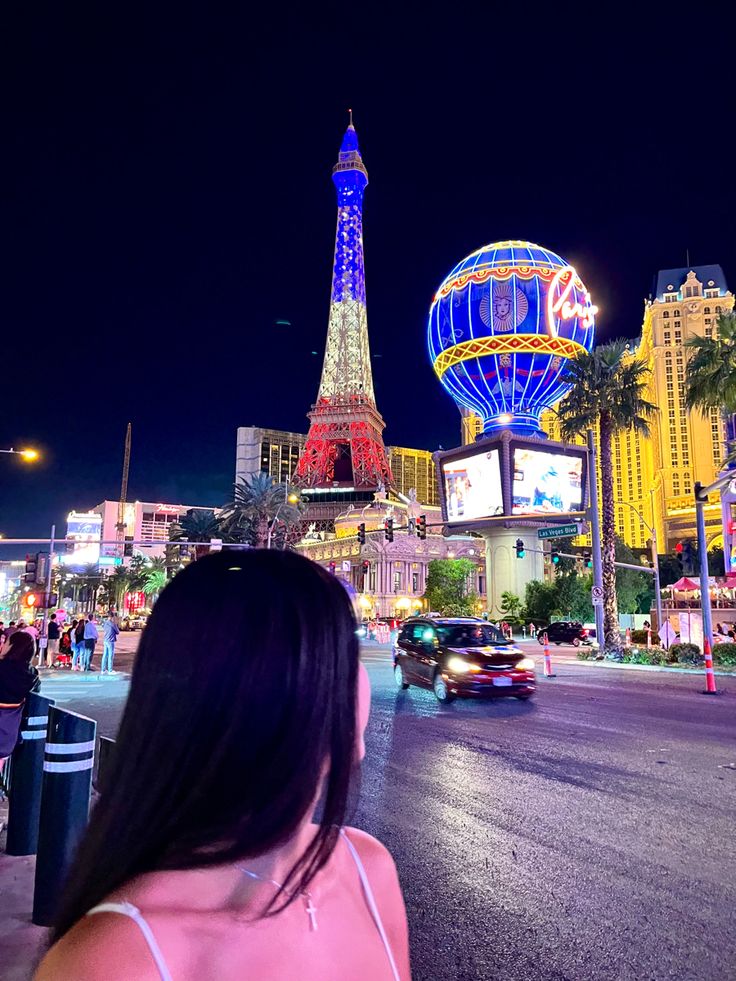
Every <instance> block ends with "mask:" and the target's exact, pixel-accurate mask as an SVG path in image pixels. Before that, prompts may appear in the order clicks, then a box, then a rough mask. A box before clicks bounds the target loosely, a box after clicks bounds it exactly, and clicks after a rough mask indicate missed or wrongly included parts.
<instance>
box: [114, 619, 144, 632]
mask: <svg viewBox="0 0 736 981" xmlns="http://www.w3.org/2000/svg"><path fill="white" fill-rule="evenodd" d="M145 625H146V618H145V617H123V620H122V621H121V623H120V629H121V630H143V628H144V627H145Z"/></svg>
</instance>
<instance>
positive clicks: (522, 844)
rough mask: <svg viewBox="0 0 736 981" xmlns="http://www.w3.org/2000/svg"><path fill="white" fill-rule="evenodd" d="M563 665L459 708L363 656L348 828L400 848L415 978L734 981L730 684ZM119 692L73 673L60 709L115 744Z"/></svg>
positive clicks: (734, 686)
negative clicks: (366, 695) (357, 766)
mask: <svg viewBox="0 0 736 981" xmlns="http://www.w3.org/2000/svg"><path fill="white" fill-rule="evenodd" d="M529 650H530V652H532V651H533V653H534V656H535V657H536V659H537V663H538V665H539V668H540V674H541V651H540V650H539V648H538V647H537V649H536V650H533V649H532V648H531V647H530V648H529ZM558 653H559V654H561V655H562V656H563V657H561V658H560V662H559V663H558V666H557V668H556V670H557V677H556V678H554V679H549V680H546V679H543V678H541V677H540V679H539V691H538V693H537V696H536V698H535V699H534V700H532V701H531V702H528V703H521V702H517V701H515V700H513V699H509V700H501V701H496V702H492V703H486V702H474V701H462V700H458V701H456V702H454V703H452V704H451V705H449V706H441V705H439V704H438V703H437V702H436V701H435V699H434V696H433V695H432V693H431V692H429V691H422V690H418V689H416V688H410V689H409V690H408V691H407V692H403V693H401V694H397V693H396V691H395V690H394V686H393V679H392V675H391V664H390V660H389V654H388V649H387V648H376V647H372V648H369V649H367V650H366V652H365V653H364V659H365V661H366V664H367V666H368V671H369V674H370V676H371V680H372V684H373V691H374V697H373V709H372V714H371V721H370V725H369V731H368V738H367V745H368V756H367V759H366V762H365V764H364V767H363V773H362V787H361V798H360V804H359V806H358V809H357V812H356V815H355V817H354V818H353V819H352V821H353V823H355V824H357V825H359V826H361V827H364V828H365V829H366V830H368V831H370V832H371V833H373V834H375V835H376V836H377V837H379V838H380V839H381V840H382V841H384V842H385V844H386V845H387V846H388V847H389V848H390V849H391V851H392V853H393V855H394V856H395V859H396V863H397V866H398V869H399V873H400V876H401V880H402V883H403V886H404V892H405V895H406V902H407V909H408V913H409V923H410V930H411V944H412V964H413V972H414V978H415V979H421V981H425V979H426V981H430V979H432V981H436V979H468V981H469V979H479V978H482V979H485V978H503V979H525V981H529V979H537V978H539V979H542V978H544V979H555V981H556V979H563V978H564V979H568V978H569V979H591V978H596V979H614V978H615V979H629V978H631V979H634V978H636V979H643V978H652V979H655V978H656V979H660V978H678V979H683V978H688V979H690V978H702V979H715V978H718V979H721V978H736V929H735V928H736V849H734V818H735V816H736V678H734V679H733V680H730V679H728V680H725V679H724V681H723V684H722V687H723V688H724V689H725V690H726V691H725V694H723V695H721V696H720V697H717V698H712V697H710V698H709V697H707V696H704V695H701V694H700V693H699V692H700V689H701V688H702V687H703V685H702V678H701V677H694V676H691V675H677V674H663V673H654V672H652V673H643V672H636V671H625V670H621V669H615V668H603V667H600V666H590V665H586V664H580V663H577V664H576V663H574V662H573V661H569V662H568V661H567V660H565V659H564V655H567V654H569V653H571V652H568V651H565V650H564V649H560V650H559V651H558ZM52 684H53V682H48V683H47V684H46V685H45V688H48V689H50V688H51V686H52ZM65 684H71V679H69V680H68V681H67V682H65ZM80 684H81V685H82V686H83V687H82V688H81V690H80V688H79V686H80ZM61 688H62V684H61V683H58V684H57V686H56V688H55V691H56V692H57V693H59V692H61ZM126 690H127V683H126V682H125V681H124V680H123V681H120V680H115V679H109V680H108V679H104V680H100V681H96V682H92V681H90V682H87V681H82V682H81V683H80V682H76V681H75V682H74V694H73V696H72V697H70V698H69V701H68V702H66V704H67V705H68V706H69V707H70V708H75V709H76V710H80V711H84V712H85V713H86V714H91V715H93V717H96V718H99V720H100V731H101V732H102V733H103V734H114V730H115V726H116V724H117V719H118V718H119V715H120V710H121V708H122V705H123V702H124V698H125V693H126Z"/></svg>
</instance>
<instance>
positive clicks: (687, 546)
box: [682, 542, 695, 576]
mask: <svg viewBox="0 0 736 981" xmlns="http://www.w3.org/2000/svg"><path fill="white" fill-rule="evenodd" d="M682 571H683V572H684V573H685V575H686V576H692V575H693V573H694V572H695V551H694V549H693V545H692V542H683V543H682Z"/></svg>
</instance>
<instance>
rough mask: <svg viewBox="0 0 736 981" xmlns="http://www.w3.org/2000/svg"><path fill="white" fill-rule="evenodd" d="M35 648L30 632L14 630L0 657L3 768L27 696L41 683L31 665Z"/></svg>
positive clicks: (0, 756)
mask: <svg viewBox="0 0 736 981" xmlns="http://www.w3.org/2000/svg"><path fill="white" fill-rule="evenodd" d="M35 652H36V646H35V644H34V643H33V638H32V637H31V635H30V634H26V633H22V632H20V633H14V634H12V636H11V638H10V640H9V641H8V649H7V651H6V652H5V656H4V657H3V658H2V659H1V660H0V770H2V768H3V765H4V764H5V760H6V759H7V758H8V757H9V756H10V754H11V753H12V752H13V750H14V749H15V745H16V743H17V742H18V732H19V730H20V721H21V716H22V715H23V703H24V702H25V700H26V696H27V695H28V693H29V692H31V691H34V690H35V689H37V688H38V687H39V686H40V683H41V682H40V679H39V676H38V671H37V670H36V669H35V668H34V667H33V666H32V665H31V661H32V660H33V655H34V654H35Z"/></svg>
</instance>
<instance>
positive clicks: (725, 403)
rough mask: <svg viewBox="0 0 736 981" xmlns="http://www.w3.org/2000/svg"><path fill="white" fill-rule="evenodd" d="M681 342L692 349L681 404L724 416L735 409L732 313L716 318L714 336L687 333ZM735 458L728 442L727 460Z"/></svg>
mask: <svg viewBox="0 0 736 981" xmlns="http://www.w3.org/2000/svg"><path fill="white" fill-rule="evenodd" d="M685 346H686V347H687V348H689V349H690V351H691V352H692V354H691V356H690V358H689V359H688V362H687V368H686V374H685V405H686V406H687V408H688V409H699V410H700V411H701V412H703V413H706V412H709V411H710V410H711V409H717V410H718V411H719V412H720V413H721V416H722V417H724V418H726V417H728V416H730V415H733V414H734V413H735V412H736V313H734V312H733V311H731V312H730V313H722V314H719V316H718V317H717V319H716V336H715V337H691V338H690V340H688V341H686V343H685ZM735 458H736V452H735V451H734V446H733V445H732V444H729V446H728V461H727V462H729V463H730V462H733V460H734V459H735Z"/></svg>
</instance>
